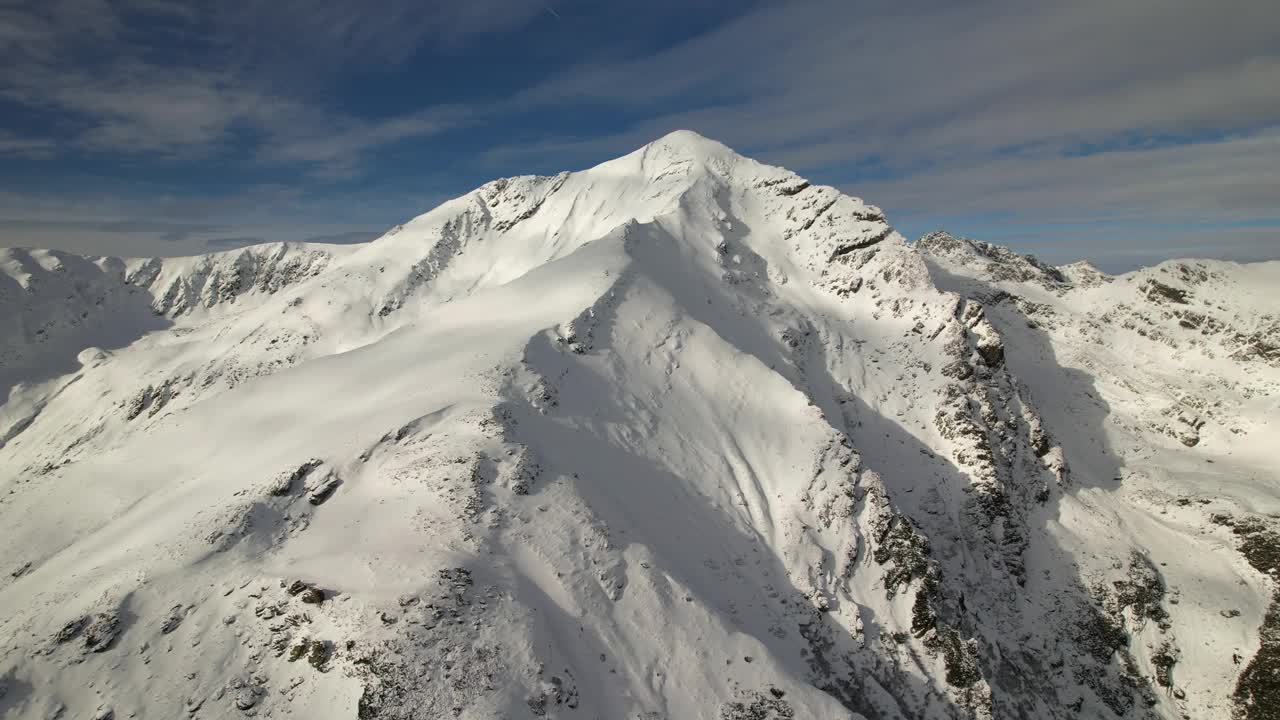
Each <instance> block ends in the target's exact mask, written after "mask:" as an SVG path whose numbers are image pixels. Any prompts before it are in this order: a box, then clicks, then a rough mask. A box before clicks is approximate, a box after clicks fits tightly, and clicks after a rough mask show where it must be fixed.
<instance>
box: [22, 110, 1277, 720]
mask: <svg viewBox="0 0 1280 720" xmlns="http://www.w3.org/2000/svg"><path fill="white" fill-rule="evenodd" d="M1278 284H1280V264H1277V263H1264V264H1254V265H1237V264H1232V263H1225V262H1213V261H1202V260H1187V261H1175V262H1169V263H1164V264H1162V265H1160V266H1157V267H1154V268H1148V269H1144V270H1140V271H1137V272H1134V273H1130V274H1126V275H1121V276H1114V277H1113V276H1109V275H1106V274H1104V273H1102V272H1099V271H1098V270H1096V269H1094V268H1092V267H1090V266H1088V265H1087V264H1083V263H1081V264H1076V265H1070V266H1064V267H1051V266H1048V265H1045V264H1043V263H1041V262H1039V261H1037V260H1035V259H1034V258H1030V257H1027V256H1023V255H1018V254H1016V253H1013V252H1011V251H1009V250H1007V249H1005V248H1002V247H999V246H994V245H989V244H986V243H981V242H977V241H972V240H968V239H964V238H957V237H953V236H951V235H947V234H945V233H935V234H932V235H929V236H926V237H924V238H922V239H920V240H919V241H918V242H914V243H908V242H907V241H906V240H905V239H904V238H902V236H900V235H899V234H897V233H896V232H894V231H893V230H892V228H890V226H889V225H888V224H886V221H885V218H884V215H883V214H882V213H881V212H880V210H879V209H877V208H875V207H873V206H871V205H868V204H866V203H864V202H862V201H861V200H858V199H856V198H852V197H849V196H846V195H843V194H841V193H840V192H838V191H836V190H835V189H833V188H829V187H822V186H816V185H811V184H809V183H808V182H806V181H804V180H803V179H802V178H800V177H798V176H796V175H794V174H793V173H790V172H788V171H786V170H782V169H779V168H773V167H768V166H765V165H761V164H759V163H757V162H755V161H753V160H750V159H747V158H744V157H741V156H739V155H737V154H735V153H733V152H732V151H731V150H729V149H728V148H726V147H724V146H723V145H720V144H719V143H716V142H714V141H711V140H708V139H706V138H702V137H700V136H698V135H696V134H694V133H689V132H678V133H673V134H671V135H668V136H666V137H664V138H661V139H660V140H657V141H655V142H654V143H652V144H650V145H647V146H645V147H644V148H641V149H640V150H637V151H636V152H634V153H631V154H629V155H626V156H624V157H621V158H618V159H616V160H612V161H609V162H606V163H604V164H602V165H599V166H597V167H594V168H591V169H589V170H585V171H581V172H573V173H562V174H560V175H557V176H554V177H518V178H510V179H506V180H498V181H495V182H491V183H489V184H487V185H485V186H483V187H481V188H479V189H477V190H476V191H474V192H471V193H469V194H467V195H464V196H462V197H460V198H457V199H455V200H451V201H449V202H447V203H445V204H443V205H441V206H440V207H438V208H436V209H434V210H432V211H431V212H429V213H427V214H425V215H422V216H420V217H418V218H415V219H414V220H412V221H410V222H408V223H406V224H405V225H403V226H400V227H397V228H395V229H393V230H391V231H390V232H388V233H386V234H385V235H384V236H383V237H381V238H379V239H378V240H376V241H374V242H372V243H369V244H366V245H360V246H336V245H309V244H275V245H262V246H255V247H250V248H245V249H243V250H237V251H231V252H224V253H215V254H211V255H204V256H199V257H191V258H160V259H118V258H84V257H77V256H73V255H69V254H66V253H62V252H57V251H46V250H24V249H11V250H3V251H0V398H2V399H4V400H5V401H4V404H3V405H0V528H2V529H0V557H2V558H4V559H5V562H7V563H9V565H10V567H8V568H4V573H3V575H0V648H2V649H0V713H3V717H5V718H37V717H39V718H55V717H85V718H90V717H93V718H99V719H103V718H109V717H116V718H166V719H168V718H175V717H189V718H222V717H240V716H254V715H262V716H276V717H292V716H297V717H306V718H308V719H309V720H314V719H316V718H440V717H460V718H476V719H479V718H529V717H539V718H541V717H548V718H576V717H581V718H641V719H643V720H662V719H666V720H683V719H685V718H718V719H721V720H747V719H758V720H762V719H768V718H872V719H880V718H911V719H916V718H1027V719H1031V718H1081V717H1086V718H1113V717H1137V718H1143V717H1149V718H1233V717H1239V718H1248V719H1250V720H1252V719H1255V718H1274V717H1277V715H1276V713H1277V708H1280V680H1277V675H1276V673H1277V668H1278V667H1280V595H1278V594H1277V584H1276V583H1277V572H1280V478H1277V467H1278V466H1277V463H1276V462H1275V459H1274V453H1273V450H1272V449H1273V448H1274V447H1275V446H1276V443H1277V442H1278V441H1280V433H1278V431H1277V422H1276V420H1277V417H1280V412H1277V410H1278V409H1280V408H1278V405H1280V403H1278V400H1277V398H1278V397H1280V312H1278V310H1280V307H1278V305H1280V304H1278V303H1277V301H1276V299H1275V294H1274V288H1275V287H1277V286H1278Z"/></svg>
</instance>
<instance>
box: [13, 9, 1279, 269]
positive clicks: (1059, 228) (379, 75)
mask: <svg viewBox="0 0 1280 720" xmlns="http://www.w3.org/2000/svg"><path fill="white" fill-rule="evenodd" d="M0 68H3V69H0V245H28V246H46V247H60V248H66V249H70V250H74V251H77V252H84V253H90V254H125V255H153V254H163V255H173V254H187V253H195V252H203V251H206V250H209V249H226V248H231V247H236V246H239V245H243V244H247V243H252V242H259V241H263V240H305V239H325V240H329V241H355V240H360V239H365V238H368V237H371V236H373V235H376V234H378V233H379V232H380V231H381V230H383V229H385V228H386V227H389V226H391V225H394V224H396V223H398V222H401V221H403V220H404V219H407V218H409V217H412V216H414V215H416V214H419V213H421V212H425V211H426V210H429V209H430V208H431V207H433V206H434V205H435V204H437V203H438V202H439V201H441V200H443V199H445V198H448V197H452V196H455V195H459V194H462V193H464V192H466V191H468V190H470V189H471V188H473V187H475V186H476V185H479V184H480V183H482V182H484V181H486V180H488V179H491V178H493V177H500V176H505V175H513V174H524V173H551V172H556V171H559V170H562V169H576V168H580V167H586V166H589V165H591V164H594V163H596V162H599V161H602V160H605V159H608V158H610V157H614V156H617V155H620V154H623V153H625V152H628V151H630V150H632V149H634V148H636V147H639V146H640V145H642V144H644V143H646V142H648V141H649V140H652V139H654V138H655V137H658V136H660V135H662V134H664V133H665V132H668V131H670V130H673V129H677V128H690V129H693V130H697V131H699V132H701V133H703V134H704V135H707V136H709V137H713V138H716V139H719V140H721V141H723V142H725V143H726V144H728V145H730V146H732V147H734V148H736V149H737V150H739V151H740V152H743V153H745V154H748V155H752V156H754V157H757V158H758V159H760V160H763V161H765V162H769V163H773V164H778V165H784V166H786V167H789V168H791V169H793V170H796V171H797V172H800V173H801V174H803V175H805V176H807V177H809V178H811V179H813V180H816V181H820V182H824V183H829V184H834V185H837V186H839V187H841V188H842V189H844V190H846V191H848V192H850V193H852V194H855V195H858V196H861V197H864V198H866V199H867V200H868V201H870V202H873V203H876V204H879V205H881V206H882V207H884V208H885V210H886V211H887V213H888V215H889V219H890V221H891V222H892V223H894V225H895V226H896V227H898V228H899V229H900V230H902V231H903V232H904V233H905V234H907V235H908V236H910V237H914V236H918V235H919V234H922V233H924V232H926V231H929V230H932V229H938V228H943V229H948V230H951V231H953V232H957V233H963V234H967V235H971V236H973V237H977V238H980V239H986V240H991V241H995V242H1001V243H1005V244H1008V245H1010V246H1012V247H1014V248H1016V249H1018V250H1021V251H1024V252H1032V253H1035V254H1037V255H1039V256H1041V257H1042V258H1044V259H1046V260H1048V261H1051V262H1069V261H1073V260H1077V259H1090V260H1092V261H1094V262H1095V263H1097V264H1099V265H1100V266H1102V267H1104V268H1107V269H1112V270H1123V269H1128V268H1132V267H1135V266H1137V265H1141V264H1149V263H1153V262H1158V261H1159V260H1162V259H1165V258H1169V257H1182V256H1200V257H1220V258H1227V259H1235V260H1259V259H1271V258H1280V170H1278V169H1277V168H1280V90H1277V88H1280V10H1277V9H1276V7H1275V4H1274V0H1220V1H1218V2H1212V3H1210V2H1202V1H1198V2H1197V1H1191V0H1126V2H1124V3H1116V2H1114V1H1113V0H1107V1H1106V2H1103V1H1101V0H1077V1H1075V2H1071V3H1028V2H1022V1H1018V2H1014V1H1012V0H1008V1H1005V0H1001V1H979V2H953V1H951V0H904V1H902V2H893V3H891V2H854V1H850V0H845V1H843V2H825V1H821V0H815V1H813V2H786V3H776V2H774V3H752V2H712V1H710V0H685V1H684V2H674V1H671V2H668V1H667V0H656V1H651V2H633V1H631V0H613V1H610V2H605V1H598V2H588V1H586V0H472V1H471V2H467V3H458V2H441V1H439V0H416V1H410V0H382V1H381V2H377V3H352V2H345V1H343V2H338V1H335V0H311V1H309V2H302V1H301V0H274V1H269V0H238V1H237V2H230V3H207V2H195V1H189V0H118V1H114V2H113V1H109V0H46V1H45V2H35V1H34V0H0Z"/></svg>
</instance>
